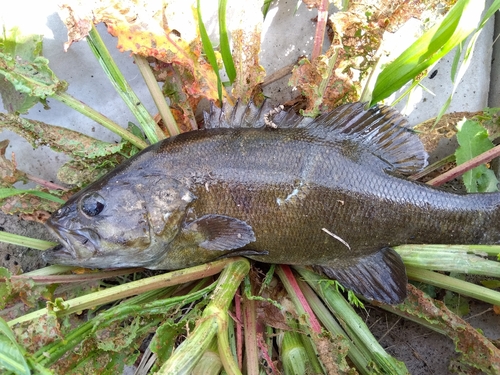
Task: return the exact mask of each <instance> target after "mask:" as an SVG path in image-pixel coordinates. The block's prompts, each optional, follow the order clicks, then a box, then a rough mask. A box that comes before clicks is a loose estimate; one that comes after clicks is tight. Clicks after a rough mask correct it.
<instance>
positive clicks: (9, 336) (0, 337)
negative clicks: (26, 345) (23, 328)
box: [0, 318, 31, 375]
mask: <svg viewBox="0 0 500 375" xmlns="http://www.w3.org/2000/svg"><path fill="white" fill-rule="evenodd" d="M0 369H5V370H8V371H11V372H13V373H14V374H16V375H30V374H31V371H30V369H29V367H28V363H27V362H26V360H25V359H24V355H23V352H22V350H21V348H20V346H19V345H18V344H17V342H16V339H15V337H14V334H13V333H12V331H11V330H10V328H9V326H8V325H7V323H6V322H5V320H3V319H2V318H0Z"/></svg>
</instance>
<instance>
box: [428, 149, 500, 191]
mask: <svg viewBox="0 0 500 375" xmlns="http://www.w3.org/2000/svg"><path fill="white" fill-rule="evenodd" d="M497 156H500V145H498V146H495V147H493V148H492V149H491V150H488V151H486V152H483V153H482V154H481V155H478V156H476V157H474V158H472V159H470V160H469V161H467V162H465V163H463V164H460V165H457V166H456V167H455V168H452V169H450V170H449V171H447V172H445V173H443V174H442V175H440V176H438V177H436V178H433V179H432V180H430V181H428V182H427V184H429V185H431V186H441V185H443V184H444V183H445V182H448V181H450V180H453V179H454V178H456V177H458V176H460V175H462V174H464V173H465V172H467V171H468V170H471V169H472V168H475V167H477V166H478V165H481V164H484V163H488V162H489V161H491V160H492V159H494V158H496V157H497Z"/></svg>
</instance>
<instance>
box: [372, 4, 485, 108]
mask: <svg viewBox="0 0 500 375" xmlns="http://www.w3.org/2000/svg"><path fill="white" fill-rule="evenodd" d="M483 9H484V1H471V0H458V1H457V3H456V4H455V5H454V6H453V8H452V9H451V10H450V11H449V12H448V14H447V15H446V17H445V18H444V19H443V20H442V21H441V22H440V23H439V24H437V25H435V26H434V27H432V28H431V29H430V30H428V31H426V32H425V33H424V34H423V35H422V36H421V37H420V38H419V39H418V40H417V41H416V42H415V43H413V44H412V45H411V46H410V47H409V48H408V49H406V50H405V51H404V52H403V53H402V54H401V55H400V56H399V57H398V58H396V60H394V61H393V62H392V63H390V64H389V65H388V66H387V67H386V68H385V69H384V70H383V71H382V72H381V73H380V75H379V76H378V78H377V81H376V83H375V87H374V89H373V94H372V101H371V105H373V104H375V103H377V102H379V101H381V100H383V99H385V98H387V97H388V96H389V95H391V94H392V93H394V92H395V91H397V90H399V89H400V88H401V87H403V85H405V84H406V83H407V82H408V81H410V80H412V79H414V78H415V77H416V76H417V75H418V74H420V73H421V72H422V71H424V70H425V69H427V68H429V67H430V66H432V65H433V64H434V63H435V62H437V61H438V60H439V59H441V58H442V57H443V56H445V55H446V54H447V53H448V52H450V51H451V50H452V49H453V48H455V47H456V46H457V45H459V44H460V43H461V42H462V41H463V40H464V39H465V38H467V36H469V35H470V34H471V33H472V32H473V31H474V30H475V29H476V27H477V26H478V23H479V21H480V17H481V12H482V10H483Z"/></svg>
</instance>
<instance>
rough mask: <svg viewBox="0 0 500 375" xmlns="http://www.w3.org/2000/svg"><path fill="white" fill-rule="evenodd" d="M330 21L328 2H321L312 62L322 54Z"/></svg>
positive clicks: (326, 0)
mask: <svg viewBox="0 0 500 375" xmlns="http://www.w3.org/2000/svg"><path fill="white" fill-rule="evenodd" d="M327 19H328V0H321V2H320V4H319V7H318V22H317V23H316V33H315V35H314V45H313V50H312V54H311V60H314V59H315V58H316V57H318V56H319V55H320V54H321V50H322V48H323V40H324V38H325V30H326V21H327Z"/></svg>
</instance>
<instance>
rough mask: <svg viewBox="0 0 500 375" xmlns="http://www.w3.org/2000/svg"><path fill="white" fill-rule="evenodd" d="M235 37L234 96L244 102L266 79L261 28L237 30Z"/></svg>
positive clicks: (234, 33) (246, 101)
mask: <svg viewBox="0 0 500 375" xmlns="http://www.w3.org/2000/svg"><path fill="white" fill-rule="evenodd" d="M232 37H233V51H234V52H233V59H234V65H235V67H236V81H235V82H234V84H233V91H232V94H233V97H235V98H240V99H241V100H243V102H244V103H248V101H249V100H250V99H251V98H252V97H253V94H254V89H255V88H256V86H257V85H258V84H259V83H261V82H263V81H264V77H265V75H266V73H265V70H264V68H263V67H262V66H261V65H260V64H259V52H260V30H259V29H258V28H257V27H256V28H255V29H254V30H253V31H252V32H247V31H245V30H236V31H234V32H233V34H232Z"/></svg>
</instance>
